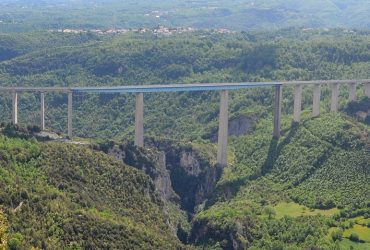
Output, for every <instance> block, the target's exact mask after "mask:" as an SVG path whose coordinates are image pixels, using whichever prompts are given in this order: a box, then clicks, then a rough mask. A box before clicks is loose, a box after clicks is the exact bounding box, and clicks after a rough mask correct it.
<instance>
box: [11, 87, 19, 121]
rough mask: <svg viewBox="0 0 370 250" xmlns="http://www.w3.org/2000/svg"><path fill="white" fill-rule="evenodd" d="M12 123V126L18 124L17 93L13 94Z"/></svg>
mask: <svg viewBox="0 0 370 250" xmlns="http://www.w3.org/2000/svg"><path fill="white" fill-rule="evenodd" d="M12 103H13V105H12V123H13V124H14V125H16V124H18V93H17V92H16V91H14V92H13V101H12Z"/></svg>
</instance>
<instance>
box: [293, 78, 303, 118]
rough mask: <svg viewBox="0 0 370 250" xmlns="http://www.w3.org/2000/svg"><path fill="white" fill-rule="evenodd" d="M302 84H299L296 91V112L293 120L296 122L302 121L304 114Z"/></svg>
mask: <svg viewBox="0 0 370 250" xmlns="http://www.w3.org/2000/svg"><path fill="white" fill-rule="evenodd" d="M302 88H303V86H302V84H298V85H296V86H295V91H294V111H293V119H294V122H300V121H301V112H302Z"/></svg>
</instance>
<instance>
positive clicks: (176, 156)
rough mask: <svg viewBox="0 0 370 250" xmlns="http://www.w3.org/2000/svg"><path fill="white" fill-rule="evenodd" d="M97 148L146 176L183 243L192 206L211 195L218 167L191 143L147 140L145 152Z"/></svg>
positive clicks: (130, 147) (124, 146)
mask: <svg viewBox="0 0 370 250" xmlns="http://www.w3.org/2000/svg"><path fill="white" fill-rule="evenodd" d="M99 149H101V150H103V151H105V152H106V153H107V154H109V155H111V156H113V157H114V158H115V159H117V160H119V161H122V162H124V163H125V164H127V165H130V166H132V167H135V168H137V169H140V170H143V171H144V172H145V173H146V174H148V175H149V176H150V177H151V178H152V180H153V182H154V183H155V187H156V189H157V192H158V193H159V194H160V197H161V198H162V200H163V201H164V202H165V203H166V204H167V206H166V210H167V211H166V213H168V215H169V221H168V224H169V226H170V227H171V228H172V230H173V232H174V233H175V234H177V236H178V237H179V238H180V239H181V240H182V241H183V242H185V241H186V240H187V238H188V237H187V236H188V233H189V232H190V220H191V218H192V217H193V214H194V211H195V210H196V207H197V206H199V205H200V204H202V203H203V202H204V201H206V199H207V198H208V197H209V196H210V194H211V193H212V192H213V190H214V188H215V185H216V183H217V181H218V179H219V177H220V176H221V173H222V168H221V167H219V166H217V165H216V164H214V162H213V161H212V159H210V158H209V156H208V155H204V154H203V153H202V152H201V150H200V149H199V148H195V147H193V146H192V145H191V144H187V145H184V144H181V143H176V142H173V141H164V140H161V141H157V140H152V139H151V140H147V141H146V149H141V148H137V147H135V146H133V145H132V144H129V143H121V144H117V143H114V142H110V143H108V144H105V145H100V146H99Z"/></svg>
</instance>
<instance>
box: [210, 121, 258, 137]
mask: <svg viewBox="0 0 370 250" xmlns="http://www.w3.org/2000/svg"><path fill="white" fill-rule="evenodd" d="M253 124H254V122H253V120H252V118H250V117H248V116H245V115H240V116H237V117H235V118H233V119H231V120H229V126H228V135H229V136H236V137H239V136H242V135H246V134H248V133H249V132H250V131H251V130H252V129H253ZM217 138H218V134H217V132H215V133H214V134H213V135H212V136H211V138H210V140H211V142H217Z"/></svg>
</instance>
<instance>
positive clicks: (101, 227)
mask: <svg viewBox="0 0 370 250" xmlns="http://www.w3.org/2000/svg"><path fill="white" fill-rule="evenodd" d="M0 155H1V167H0V204H1V208H2V209H3V210H4V212H5V215H6V217H7V220H4V216H3V214H2V213H1V214H0V246H2V245H3V244H6V241H5V239H6V238H5V237H7V239H8V247H9V249H30V248H31V247H36V248H37V249H89V248H99V249H103V248H108V249H117V248H120V247H122V246H125V247H126V248H127V249H149V248H155V249H181V248H183V246H182V245H181V244H180V242H179V241H178V240H177V238H176V237H175V234H174V233H173V231H172V230H171V225H170V223H171V222H170V220H169V218H168V214H166V213H165V204H164V203H163V201H162V200H161V199H160V197H159V196H158V194H157V193H156V191H155V188H154V184H153V182H152V181H151V179H150V178H149V177H148V176H147V175H145V174H144V173H142V172H140V171H138V170H136V169H134V168H133V167H129V166H127V165H123V164H122V163H119V162H118V161H115V160H113V159H112V158H110V157H108V156H107V155H105V154H103V153H99V152H94V151H91V150H89V149H86V148H83V147H78V146H73V145H70V144H61V143H45V144H42V143H39V142H37V141H35V140H34V139H33V140H31V139H30V140H25V139H17V138H8V137H5V136H3V135H1V137H0ZM7 221H8V222H9V223H7ZM172 223H173V222H172ZM6 227H8V230H7V236H6V235H4V230H6Z"/></svg>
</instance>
